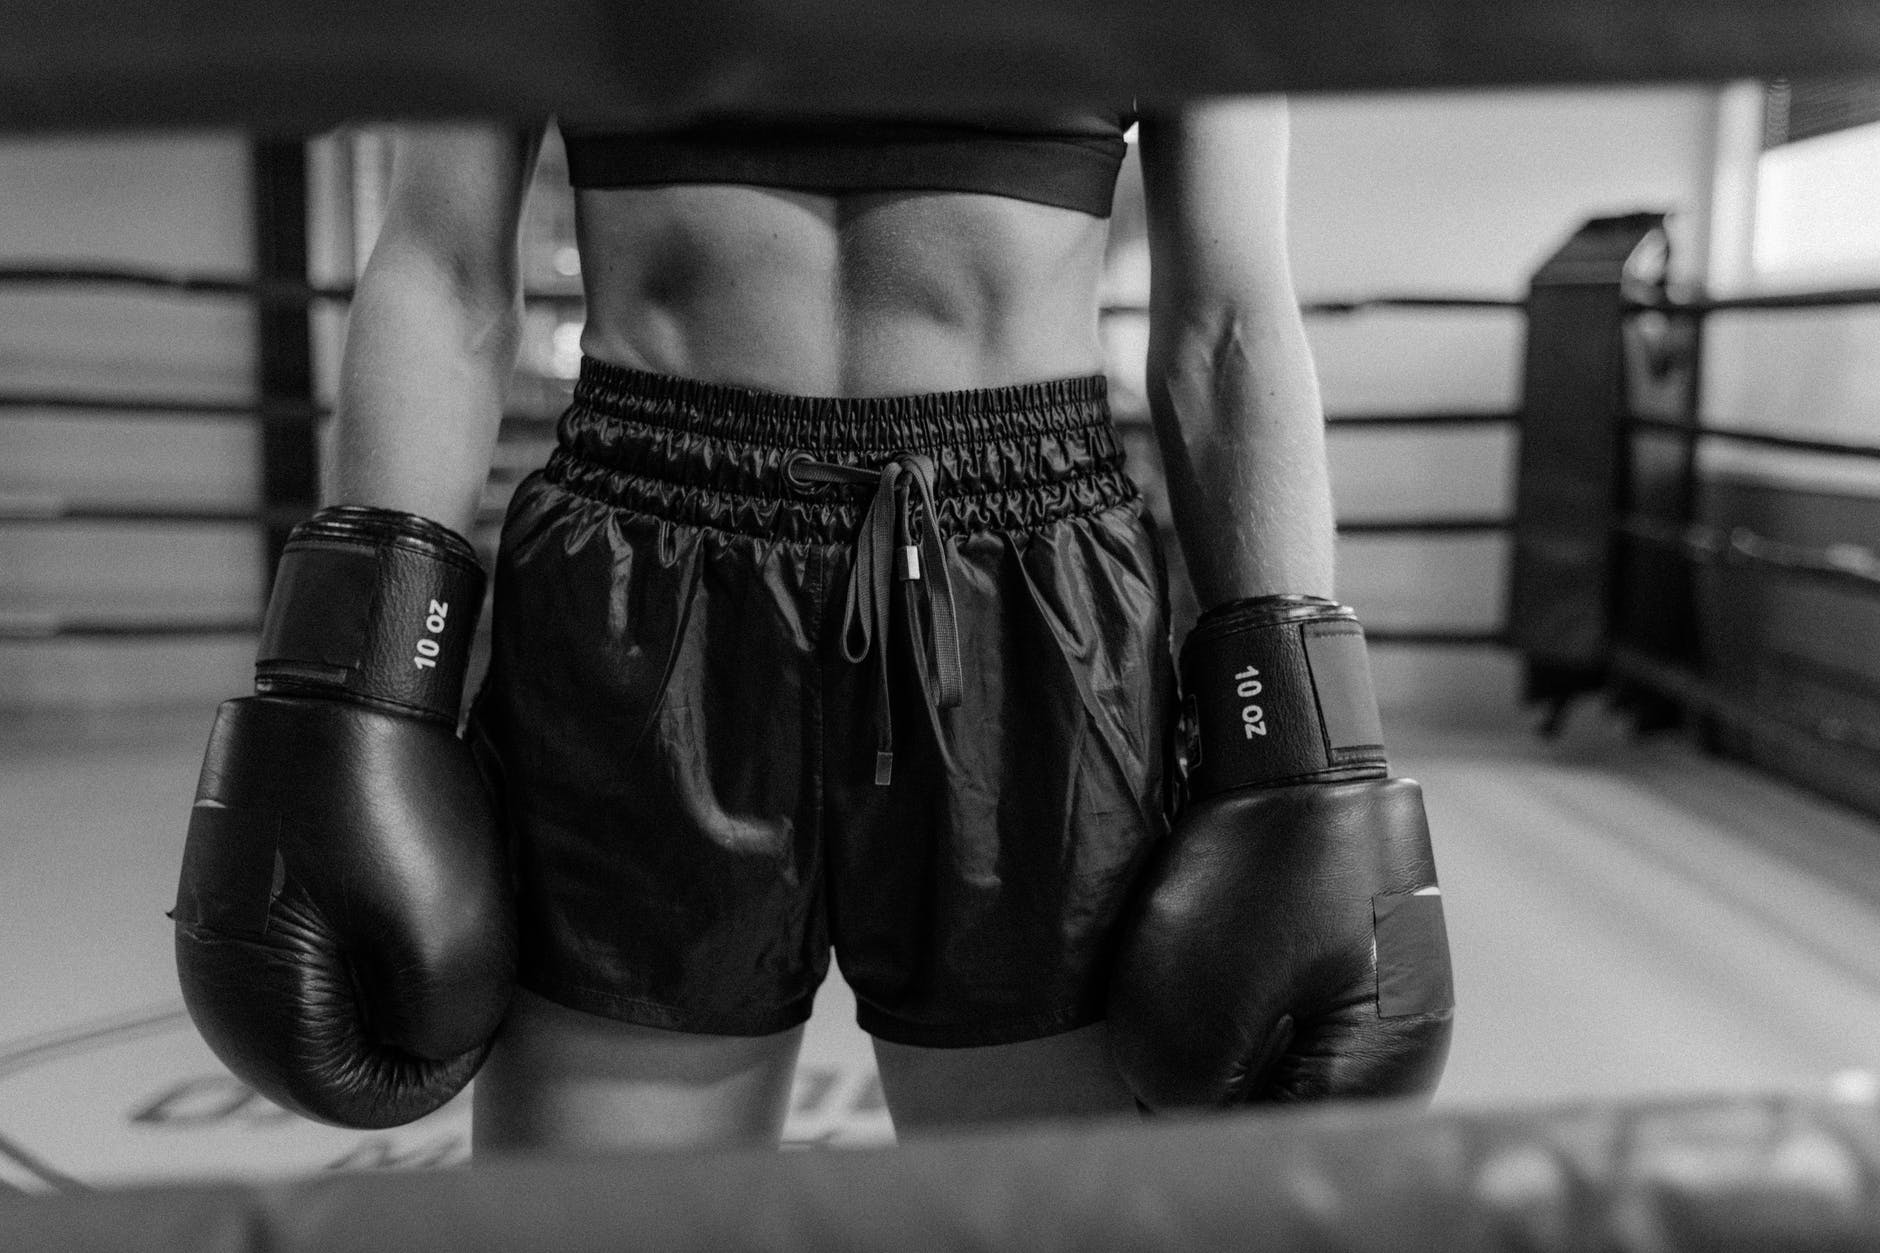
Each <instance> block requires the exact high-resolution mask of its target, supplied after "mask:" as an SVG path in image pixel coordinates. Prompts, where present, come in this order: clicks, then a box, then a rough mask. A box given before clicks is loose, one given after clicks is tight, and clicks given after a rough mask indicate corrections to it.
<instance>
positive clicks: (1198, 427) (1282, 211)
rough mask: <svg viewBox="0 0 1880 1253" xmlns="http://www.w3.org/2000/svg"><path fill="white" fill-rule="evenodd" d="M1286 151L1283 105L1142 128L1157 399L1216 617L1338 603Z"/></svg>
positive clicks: (1154, 119)
mask: <svg viewBox="0 0 1880 1253" xmlns="http://www.w3.org/2000/svg"><path fill="white" fill-rule="evenodd" d="M1287 142H1288V120H1287V111H1286V105H1285V102H1284V101H1283V100H1280V99H1276V98H1263V99H1241V100H1232V101H1219V102H1208V103H1197V104H1195V105H1192V106H1189V107H1187V108H1185V109H1183V110H1181V111H1180V112H1177V113H1171V114H1166V115H1152V116H1147V117H1145V118H1144V119H1143V122H1142V129H1141V143H1142V162H1143V177H1144V185H1145V190H1146V193H1147V203H1148V210H1149V246H1150V256H1151V265H1152V270H1151V279H1150V332H1149V373H1148V383H1149V403H1150V409H1151V412H1152V413H1153V415H1154V419H1155V425H1156V433H1157V438H1158V440H1159V442H1160V444H1161V447H1162V457H1163V462H1164V465H1165V467H1166V470H1167V474H1168V488H1169V503H1170V509H1171V511H1172V512H1173V513H1174V520H1175V530H1176V534H1177V535H1178V536H1179V538H1180V540H1181V545H1182V553H1183V556H1184V557H1185V558H1186V560H1187V565H1188V573H1189V577H1190V578H1191V579H1192V580H1193V582H1194V586H1195V593H1196V596H1197V597H1198V599H1199V600H1200V602H1201V604H1202V606H1203V607H1204V608H1205V607H1209V606H1212V605H1217V604H1220V603H1222V602H1223V601H1227V600H1233V599H1236V598H1239V597H1244V596H1258V595H1267V594H1273V593H1285V592H1290V593H1297V594H1305V595H1317V596H1330V595H1332V541H1333V522H1332V499H1331V487H1330V480H1329V475H1328V473H1327V469H1326V462H1325V431H1324V417H1323V413H1322V411H1321V408H1320V404H1319V391H1318V380H1317V376H1316V375H1315V373H1314V371H1313V366H1312V357H1311V352H1310V350H1309V348H1308V347H1307V344H1306V338H1305V327H1304V324H1303V323H1302V322H1301V320H1300V316H1299V304H1298V297H1297V296H1296V295H1295V293H1294V291H1293V284H1292V272H1291V268H1290V265H1289V263H1288V260H1287V254H1286V165H1287Z"/></svg>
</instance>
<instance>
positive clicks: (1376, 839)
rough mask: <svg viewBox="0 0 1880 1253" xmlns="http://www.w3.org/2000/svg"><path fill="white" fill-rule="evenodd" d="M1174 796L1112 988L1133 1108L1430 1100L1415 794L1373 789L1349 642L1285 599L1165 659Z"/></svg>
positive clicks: (1427, 872) (1434, 920)
mask: <svg viewBox="0 0 1880 1253" xmlns="http://www.w3.org/2000/svg"><path fill="white" fill-rule="evenodd" d="M1180 670H1181V688H1182V692H1183V700H1182V717H1181V737H1180V742H1181V746H1182V752H1181V754H1180V756H1181V757H1183V758H1185V761H1184V763H1183V775H1184V778H1183V781H1182V783H1181V784H1180V786H1181V788H1182V790H1183V795H1182V796H1181V798H1180V802H1179V810H1178V813H1177V815H1176V818H1175V822H1174V825H1173V828H1172V830H1171V832H1170V834H1169V836H1168V838H1167V839H1166V840H1165V841H1164V842H1163V843H1162V844H1161V845H1160V846H1159V847H1158V848H1157V849H1156V851H1155V852H1154V853H1153V854H1152V856H1151V859H1150V862H1149V864H1148V867H1147V869H1146V871H1145V874H1144V877H1143V879H1142V881H1141V883H1140V884H1139V885H1138V887H1137V889H1136V894H1135V895H1134V897H1133V899H1132V904H1131V909H1130V912H1129V913H1128V915H1127V916H1126V919H1125V923H1124V928H1123V932H1122V939H1121V947H1120V948H1119V951H1118V952H1119V958H1118V963H1117V967H1116V970H1115V973H1114V977H1113V981H1112V984H1111V997H1110V1011H1109V1019H1110V1032H1111V1038H1112V1047H1113V1048H1114V1050H1115V1056H1116V1060H1117V1063H1118V1065H1119V1066H1120V1067H1121V1069H1122V1071H1123V1074H1124V1077H1125V1078H1126V1079H1127V1081H1128V1083H1129V1085H1130V1087H1131V1088H1133V1089H1134V1091H1135V1093H1136V1096H1137V1099H1138V1100H1139V1101H1141V1102H1142V1103H1143V1105H1144V1106H1145V1107H1147V1108H1149V1109H1160V1108H1165V1107H1171V1106H1205V1105H1223V1104H1236V1103H1243V1102H1264V1101H1280V1102H1286V1101H1299V1100H1306V1099H1313V1098H1320V1097H1342V1096H1386V1095H1407V1094H1413V1093H1428V1092H1430V1091H1432V1090H1433V1089H1434V1088H1435V1086H1436V1081H1437V1079H1438V1078H1439V1076H1440V1075H1441V1072H1442V1067H1443V1061H1444V1059H1445V1057H1446V1056H1447V1054H1448V1050H1449V1037H1450V1029H1451V1021H1452V1017H1453V1005H1454V994H1453V991H1452V988H1451V978H1450V967H1449V942H1448V937H1447V934H1446V932H1445V929H1444V925H1443V912H1442V896H1441V894H1440V892H1439V891H1438V889H1437V885H1436V865H1435V861H1434V858H1433V857H1432V855H1431V851H1430V835H1429V827H1428V824H1427V822H1426V821H1425V818H1424V812H1423V798H1422V792H1421V790H1420V789H1419V788H1418V786H1417V785H1416V784H1415V783H1414V782H1412V781H1410V780H1408V779H1392V778H1388V777H1386V776H1387V774H1388V769H1387V765H1386V762H1385V758H1384V750H1383V747H1382V744H1381V740H1382V738H1383V737H1382V733H1381V730H1380V728H1379V722H1378V714H1377V701H1376V697H1375V696H1374V694H1373V692H1372V689H1371V678H1370V668H1369V663H1368V661H1367V660H1366V657H1365V651H1364V635H1363V630H1362V628H1361V627H1360V626H1359V625H1358V621H1357V618H1356V617H1355V616H1354V615H1353V614H1352V612H1351V610H1349V609H1346V608H1344V607H1342V606H1340V605H1337V604H1334V603H1333V602H1331V601H1327V600H1322V599H1318V598H1315V597H1303V596H1265V597H1258V598H1254V599H1250V600H1242V601H1235V602H1233V603H1230V604H1228V605H1224V606H1222V607H1220V608H1218V609H1215V610H1212V611H1210V612H1209V613H1206V614H1204V615H1202V617H1201V619H1200V621H1198V622H1197V623H1196V624H1195V628H1194V631H1193V632H1192V633H1191V634H1190V635H1189V637H1188V639H1187V641H1186V642H1185V644H1184V645H1183V648H1182V656H1181V666H1180Z"/></svg>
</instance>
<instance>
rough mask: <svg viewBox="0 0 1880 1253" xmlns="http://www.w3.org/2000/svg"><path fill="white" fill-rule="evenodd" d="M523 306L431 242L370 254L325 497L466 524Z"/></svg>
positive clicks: (484, 472)
mask: <svg viewBox="0 0 1880 1253" xmlns="http://www.w3.org/2000/svg"><path fill="white" fill-rule="evenodd" d="M520 327H521V315H520V309H519V299H518V297H517V295H516V293H515V292H514V291H513V290H512V289H510V288H509V287H508V286H507V285H504V284H500V283H498V284H494V285H488V286H487V288H486V289H485V290H476V289H473V288H469V287H467V286H466V285H465V284H464V283H463V282H462V281H460V280H459V279H458V278H456V277H455V276H453V274H452V273H451V272H450V268H449V267H448V266H447V265H445V264H443V263H442V262H441V261H440V259H439V258H437V257H435V256H433V255H431V254H429V253H427V252H426V251H425V250H424V249H422V248H415V247H400V246H397V245H392V246H389V247H381V248H380V249H379V250H377V251H376V252H375V253H374V254H373V258H372V263H371V264H370V265H369V266H368V267H367V270H366V273H365V274H364V275H363V276H362V277H361V280H360V284H359V289H358V291H357V293H356V294H355V297H354V301H353V307H352V317H351V321H350V323H349V325H348V329H347V339H346V353H345V359H344V365H343V371H342V378H341V385H340V408H339V414H338V417H337V420H336V428H335V438H334V447H333V457H332V460H331V472H330V475H329V479H328V484H327V498H328V499H329V501H332V502H335V503H348V504H370V505H379V506H382V507H384V508H389V509H401V510H405V511H407V512H410V513H416V514H421V515H423V516H425V517H427V518H432V519H434V520H436V521H438V522H441V523H443V524H444V525H445V526H448V527H450V528H452V529H453V530H456V531H459V532H468V531H469V529H470V527H471V524H472V522H473V521H474V518H475V515H476V510H477V502H478V500H479V498H480V496H481V493H482V488H483V484H484V481H485V479H486V478H487V477H488V474H489V465H490V458H491V455H492V451H493V449H494V446H495V442H496V434H497V429H498V427H499V425H500V423H501V420H502V405H503V395H504V392H505V390H506V389H507V387H508V384H509V376H510V373H511V372H512V370H513V369H514V366H515V359H516V346H517V341H518V339H519V337H520Z"/></svg>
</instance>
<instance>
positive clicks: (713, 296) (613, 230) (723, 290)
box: [576, 182, 1108, 396]
mask: <svg viewBox="0 0 1880 1253" xmlns="http://www.w3.org/2000/svg"><path fill="white" fill-rule="evenodd" d="M576 211H577V230H578V233H579V242H580V247H581V256H582V269H583V283H584V286H585V288H586V291H587V300H588V317H587V325H586V329H585V331H584V333H583V337H582V348H583V351H584V352H586V353H587V354H588V355H590V356H593V357H597V358H599V359H601V360H605V361H611V362H615V363H617V364H620V365H627V366H633V367H636V368H639V369H645V370H652V371H656V372H658V373H663V374H671V375H679V376H683V377H689V378H697V379H702V380H706V381H710V382H719V383H731V384H738V385H743V386H749V387H760V388H764V389H767V390H772V391H783V392H793V393H798V394H804V395H841V396H862V395H899V394H907V393H913V392H932V391H948V390H955V389H960V388H972V387H993V386H1002V385H1005V384H1011V383H1024V382H1033V381H1038V380H1042V379H1050V378H1062V377H1070V376H1075V375H1085V374H1092V373H1095V372H1097V371H1098V370H1099V369H1100V368H1101V356H1100V352H1099V347H1098V339H1097V310H1096V305H1097V288H1098V282H1099V279H1100V277H1101V273H1102V266H1103V256H1104V247H1105V243H1106V240H1107V233H1108V232H1107V227H1108V220H1107V218H1105V217H1101V216H1097V215H1096V214H1094V213H1091V212H1088V211H1083V210H1079V209H1073V208H1067V207H1061V206H1059V205H1056V204H1043V203H1037V202H1034V201H1032V200H1027V199H1022V198H1019V197H1017V196H1015V195H1010V194H988V193H985V192H975V191H925V190H913V189H908V190H897V189H853V190H850V189H843V190H800V189H793V188H789V187H760V186H752V185H745V184H737V183H711V182H686V183H670V184H654V185H644V186H602V187H594V186H587V187H581V188H579V189H578V190H577V193H576Z"/></svg>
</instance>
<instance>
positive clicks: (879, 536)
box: [472, 361, 1173, 1047]
mask: <svg viewBox="0 0 1880 1253" xmlns="http://www.w3.org/2000/svg"><path fill="white" fill-rule="evenodd" d="M1122 463H1123V458H1122V451H1121V447H1120V445H1119V442H1118V438H1117V435H1116V431H1115V428H1114V427H1113V426H1112V425H1111V422H1110V418H1109V411H1108V405H1107V402H1106V399H1105V390H1104V383H1103V380H1102V379H1101V378H1100V377H1099V378H1086V379H1071V380H1066V381H1061V382H1053V383H1043V384H1036V385H1027V386H1019V387H1010V388H1000V389H994V390H985V391H967V392H953V393H943V394H937V395H927V396H908V397H893V398H880V399H828V398H809V397H799V396H787V395H780V394H776V393H769V392H761V391H750V390H746V389H743V388H735V387H724V386H716V385H708V384H702V383H696V382H690V381H685V380H680V379H671V378H664V377H660V376H657V375H651V374H645V373H641V372H638V371H633V370H627V369H622V368H619V367H615V366H610V365H606V364H602V363H599V362H595V361H588V362H585V363H584V364H583V366H582V370H581V377H580V381H579V383H578V385H577V387H576V389H575V394H574V400H573V404H572V406H571V407H570V408H569V409H568V410H567V412H566V413H565V414H564V415H563V417H562V419H561V422H560V426H559V439H558V446H557V448H556V450H555V452H554V453H553V454H552V455H551V457H550V458H549V461H548V463H547V465H546V466H545V467H544V468H543V469H541V470H540V471H538V472H536V473H535V474H533V475H531V476H530V477H529V478H528V479H526V480H525V481H524V482H523V484H522V485H521V486H520V487H519V488H518V490H517V492H516V494H515V497H514V500H513V501H512V503H511V505H510V507H509V513H508V517H507V519H506V521H505V523H504V527H503V536H502V546H501V553H500V556H499V558H498V561H497V569H496V578H495V613H494V629H493V637H492V658H491V668H490V673H489V677H488V679H487V682H486V684H485V686H484V688H483V690H482V692H481V694H480V696H479V698H478V701H477V704H476V707H475V710H474V712H473V716H472V731H473V734H474V735H475V736H476V737H477V738H478V739H479V740H481V741H482V747H484V748H485V749H486V750H493V751H494V754H495V757H496V758H497V760H498V762H499V763H500V775H501V780H502V782H501V786H502V789H503V792H504V807H505V809H506V812H507V815H508V822H509V830H510V833H511V839H512V842H513V843H512V855H513V862H514V869H515V875H516V883H517V889H518V897H519V903H520V905H519V907H520V923H521V943H522V973H521V981H522V984H523V986H525V987H527V988H530V989H532V990H533V991H535V992H538V993H540V994H541V995H543V996H546V997H548V998H550V999H551V1000H555V1001H558V1002H560V1003H562V1004H564V1005H568V1006H572V1007H574V1008H576V1009H581V1010H586V1011H589V1012H591V1013H596V1014H602V1015H606V1016H609V1017H613V1018H617V1019H622V1020H626V1021H629V1022H634V1023H639V1024H643V1025H647V1026H655V1027H665V1028H672V1029H676V1030H681V1031H691V1032H707V1033H713V1034H725V1035H760V1034H766V1033H769V1032H774V1031H781V1030H783V1029H785V1028H788V1027H792V1026H795V1025H796V1024H798V1023H800V1022H802V1021H803V1020H804V1019H806V1018H807V1017H808V1016H809V1013H810V1004H811V1001H812V999H813V998H814V996H815V992H816V988H817V986H818V985H819V984H820V982H821V981H822V978H823V976H824V975H825V974H826V973H827V971H828V962H829V954H830V948H831V945H832V944H833V946H834V950H835V954H836V956H837V958H838V960H840V962H841V963H842V971H843V975H844V977H845V978H846V979H847V980H848V982H849V984H850V985H851V986H852V987H853V989H854V991H855V995H856V998H857V1001H858V1006H859V1009H858V1019H859V1021H860V1024H861V1026H862V1028H863V1029H864V1030H866V1031H869V1032H870V1033H872V1034H874V1035H877V1036H880V1037H882V1038H884V1039H887V1040H892V1041H896V1042H900V1043H905V1044H914V1045H926V1046H935V1047H954V1046H963V1045H978V1044H995V1043H1004V1042H1010V1041H1017V1040H1026V1039H1033V1038H1038V1037H1043V1036H1047V1035H1052V1034H1055V1033H1057V1032H1061V1031H1067V1030H1070V1029H1072V1028H1076V1027H1080V1026H1084V1025H1087V1024H1089V1023H1091V1022H1094V1021H1096V1020H1098V1019H1099V1018H1101V1016H1102V1010H1103V995H1104V993H1103V990H1104V984H1105V981H1106V975H1107V973H1108V968H1109V965H1110V956H1111V948H1112V944H1113V940H1114V933H1115V930H1116V923H1117V918H1118V914H1119V911H1120V910H1121V909H1122V907H1123V904H1124V900H1125V898H1126V896H1127V894H1128V892H1129V889H1130V885H1131V881H1132V880H1133V879H1134V877H1135V875H1136V872H1137V869H1138V867H1139V866H1140V865H1141V863H1142V860H1143V858H1144V856H1145V854H1146V853H1147V852H1148V850H1149V848H1150V846H1151V844H1152V843H1153V842H1154V841H1155V840H1156V839H1157V838H1158V837H1159V836H1160V835H1161V834H1162V833H1163V831H1164V829H1165V823H1164V820H1163V817H1162V787H1163V777H1162V776H1163V760H1164V754H1163V746H1164V730H1165V727H1166V725H1167V722H1168V716H1169V712H1170V704H1171V701H1172V693H1173V669H1172V666H1171V664H1170V657H1169V649H1168V610H1167V574H1166V569H1165V567H1164V565H1163V556H1162V553H1161V550H1160V548H1159V546H1158V543H1157V540H1156V536H1155V534H1154V531H1153V529H1152V526H1151V523H1150V520H1149V518H1148V517H1147V516H1146V515H1145V513H1144V509H1143V503H1142V498H1141V496H1140V495H1139V493H1138V491H1137V489H1136V487H1135V485H1134V484H1133V483H1132V482H1131V481H1130V479H1129V478H1128V476H1127V475H1125V473H1124V471H1123V464H1122Z"/></svg>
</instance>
